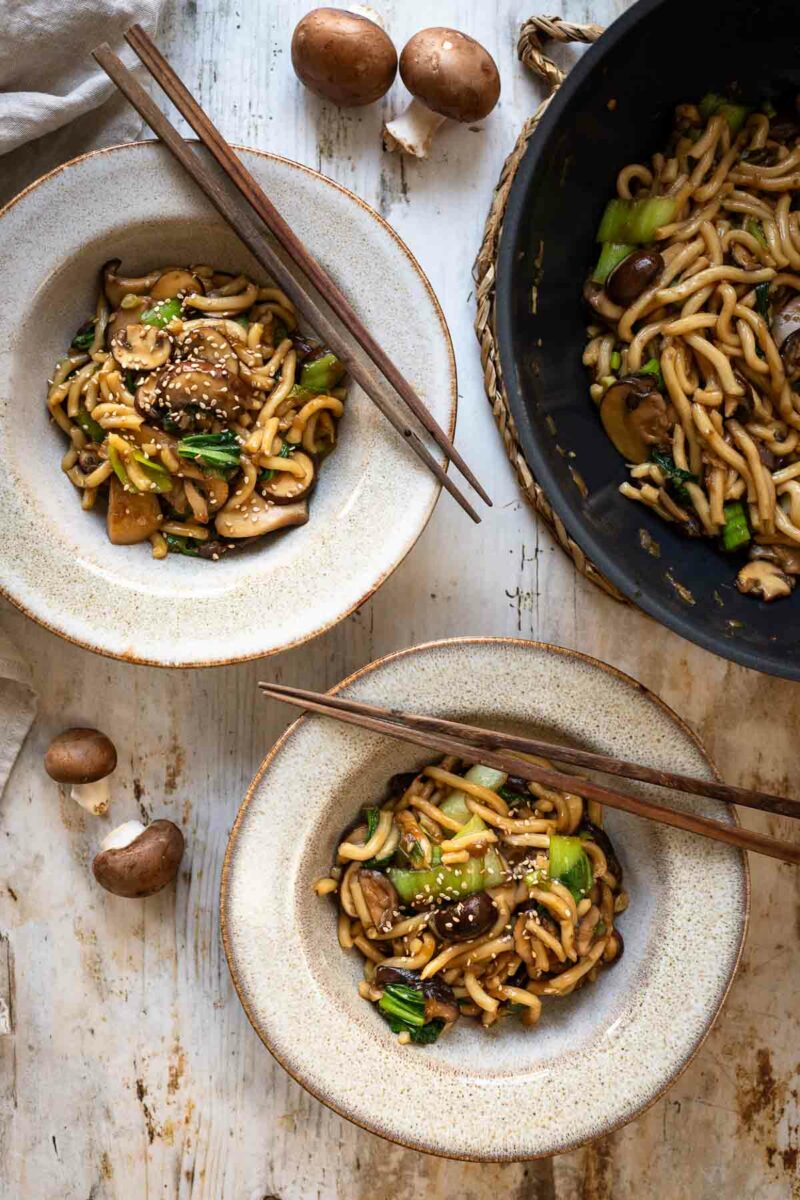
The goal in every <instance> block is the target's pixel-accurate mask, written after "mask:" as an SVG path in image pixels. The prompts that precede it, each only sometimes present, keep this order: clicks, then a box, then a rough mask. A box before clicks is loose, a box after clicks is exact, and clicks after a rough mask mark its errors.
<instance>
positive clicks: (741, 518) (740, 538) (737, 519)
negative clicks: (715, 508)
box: [722, 500, 750, 550]
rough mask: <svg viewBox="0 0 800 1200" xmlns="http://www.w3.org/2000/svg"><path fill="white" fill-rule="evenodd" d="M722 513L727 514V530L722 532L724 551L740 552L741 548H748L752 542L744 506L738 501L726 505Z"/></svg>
mask: <svg viewBox="0 0 800 1200" xmlns="http://www.w3.org/2000/svg"><path fill="white" fill-rule="evenodd" d="M722 511H723V513H724V514H725V528H724V529H723V531H722V548H723V550H738V549H739V548H740V547H741V546H746V545H747V543H748V542H749V541H750V526H749V525H748V523H747V514H746V512H745V511H744V505H742V504H741V503H740V502H739V501H738V500H736V501H734V502H733V503H732V504H726V505H725V506H724V508H723V510H722Z"/></svg>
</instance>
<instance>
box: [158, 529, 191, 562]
mask: <svg viewBox="0 0 800 1200" xmlns="http://www.w3.org/2000/svg"><path fill="white" fill-rule="evenodd" d="M164 539H165V541H166V543H167V549H168V550H169V552H170V554H185V555H186V556H187V557H188V558H198V557H199V555H200V551H199V550H198V548H197V542H193V541H190V540H189V538H185V537H176V535H175V534H174V533H165V534H164Z"/></svg>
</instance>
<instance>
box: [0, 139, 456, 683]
mask: <svg viewBox="0 0 800 1200" xmlns="http://www.w3.org/2000/svg"><path fill="white" fill-rule="evenodd" d="M240 153H241V154H242V157H243V159H244V162H245V163H246V165H247V166H248V167H249V169H250V170H251V171H252V172H253V174H254V175H255V177H256V179H257V180H258V181H259V182H260V183H261V184H262V186H263V187H264V189H265V190H266V191H267V193H268V194H269V195H270V196H271V197H272V199H273V200H274V201H275V203H276V204H277V206H278V208H279V209H280V210H281V211H282V212H284V213H286V214H287V215H288V216H289V218H290V220H291V222H292V225H293V227H294V229H295V230H296V232H297V233H298V234H299V236H300V237H301V238H302V239H303V240H304V241H305V243H306V244H307V245H308V246H309V248H310V249H311V250H312V252H313V253H314V254H315V255H316V256H317V258H318V259H319V260H320V261H321V263H322V264H323V265H324V266H325V267H326V268H327V269H328V270H329V271H330V272H331V274H332V275H333V276H334V278H335V279H336V280H337V282H338V283H339V284H340V285H341V286H342V287H343V288H344V290H345V292H346V293H347V294H348V295H349V296H350V298H351V300H352V301H353V303H354V306H355V308H356V309H357V310H358V312H359V315H360V316H361V317H362V319H363V320H364V321H365V323H366V324H367V326H368V327H369V328H370V329H371V330H372V332H373V333H374V334H375V335H376V337H377V339H378V341H379V342H381V344H382V345H383V346H384V347H385V348H386V349H387V351H388V352H389V354H390V355H391V357H392V358H393V359H394V360H395V362H396V363H397V364H398V365H399V367H400V368H401V370H403V371H404V372H405V373H406V375H407V376H408V378H409V379H410V380H411V382H412V383H413V384H414V385H415V386H416V387H417V388H418V390H419V392H420V394H421V395H422V397H423V399H424V400H425V402H426V403H427V405H428V406H429V408H430V410H431V412H432V413H433V415H434V416H435V417H436V419H437V420H438V421H439V423H440V425H441V426H442V427H443V428H444V429H445V430H449V432H450V434H451V435H452V433H453V431H454V424H455V409H456V378H455V363H454V358H453V352H452V346H451V343H450V337H449V334H448V331H447V326H446V324H445V321H444V317H443V315H442V312H441V309H440V308H439V305H438V303H437V300H436V297H435V296H434V294H433V292H432V290H431V287H430V284H429V283H428V281H427V279H426V278H425V276H424V275H423V273H422V271H421V270H420V268H419V266H418V264H417V263H416V262H415V260H414V259H413V258H412V256H411V254H410V253H409V251H408V249H407V248H406V246H405V245H404V244H403V243H402V242H401V241H400V239H399V238H398V237H397V235H396V234H395V233H394V232H393V231H392V229H391V228H390V227H389V226H388V225H387V224H386V222H385V221H383V220H382V218H381V217H379V216H378V214H377V213H375V212H374V211H373V210H372V209H371V208H369V207H368V206H367V205H366V204H364V203H363V202H362V201H361V200H359V199H358V198H357V197H356V196H354V195H353V194H352V193H351V192H348V191H346V190H345V189H344V188H342V187H340V186H339V185H338V184H335V183H333V182H332V181H331V180H329V179H326V178H325V177H324V176H322V175H319V174H317V173H316V172H315V171H311V170H309V169H308V168H306V167H302V166H299V165H298V164H297V163H293V162H289V161H287V160H286V159H281V158H276V157H273V156H271V155H267V154H261V153H258V152H256V151H254V150H242V151H240ZM0 237H2V242H3V246H4V270H5V272H6V276H7V278H8V279H13V281H14V286H13V288H6V289H4V291H3V294H2V296H0V461H2V465H3V470H2V472H0V510H1V511H2V513H3V520H2V522H1V523H0V562H2V580H3V591H4V593H5V595H6V596H7V597H8V598H9V599H10V600H11V601H12V602H13V603H14V604H16V605H17V606H18V607H19V608H21V609H23V611H25V612H26V613H28V614H29V615H30V616H32V617H33V618H34V619H35V620H37V621H39V622H41V623H42V624H43V625H46V626H48V627H49V628H50V629H52V630H54V631H55V632H57V633H59V634H61V635H62V636H64V637H66V638H68V639H70V640H71V641H75V642H77V643H79V644H80V645H83V646H85V647H87V648H89V649H92V650H96V651H99V652H101V653H103V654H108V655H112V656H113V657H116V658H126V659H130V660H132V661H134V662H142V663H149V664H152V665H158V666H203V665H207V664H213V663H222V662H235V661H238V660H241V659H248V658H254V657H257V656H259V655H265V654H271V653H274V652H276V651H278V650H282V649H286V648H287V647H290V646H294V645H297V644H298V643H300V642H303V641H306V640H307V639H309V638H311V637H313V636H315V635H316V634H318V633H320V632H322V630H324V629H327V628H328V627H329V626H331V625H333V624H335V623H336V622H337V621H340V620H341V619H342V618H343V617H345V616H346V615H347V614H348V613H350V612H352V610H353V609H354V608H356V607H357V605H359V604H361V603H363V602H364V601H365V600H366V599H367V598H368V597H369V596H370V595H371V594H372V593H373V592H374V591H375V590H376V588H378V587H379V586H380V585H381V583H382V582H383V581H384V580H385V579H386V578H387V576H388V575H389V574H390V573H391V572H392V571H393V570H394V568H395V567H396V566H397V565H398V564H399V563H400V562H401V561H402V559H403V558H404V557H405V555H406V554H407V553H408V551H409V550H410V549H411V547H412V546H413V545H414V542H415V541H416V539H417V538H418V537H419V535H420V533H421V532H422V530H423V528H424V527H425V524H426V522H427V520H428V518H429V516H430V515H431V512H432V511H433V507H434V504H435V503H436V499H437V496H438V494H439V484H438V483H437V481H436V480H435V479H434V478H433V477H432V476H431V475H429V473H428V472H427V470H426V469H425V468H424V467H423V466H421V464H419V463H418V461H417V459H416V458H415V457H414V456H413V455H412V454H411V452H410V451H409V450H408V447H407V446H406V445H404V443H403V441H402V439H401V438H400V437H399V435H398V434H396V433H395V431H394V430H393V429H392V428H391V426H390V425H389V424H388V422H387V421H386V420H385V418H384V417H382V416H381V415H380V413H379V412H378V411H377V409H376V408H375V407H374V406H373V405H372V403H371V402H370V401H369V400H368V399H367V397H366V396H365V395H364V394H363V393H362V392H361V391H360V390H359V389H358V388H357V387H355V386H351V390H350V395H349V398H348V401H347V405H346V411H345V416H344V418H343V419H342V421H341V422H340V427H339V434H340V441H339V445H338V447H337V450H336V453H335V454H333V455H332V456H331V458H330V459H329V460H328V461H327V462H326V463H325V467H324V470H323V471H322V472H321V476H320V483H319V486H318V488H317V489H316V491H315V494H314V496H313V497H312V500H311V504H310V519H309V521H308V524H307V525H304V526H303V527H301V528H297V529H292V530H287V531H286V532H285V533H282V534H279V535H277V536H276V537H274V538H273V539H272V540H270V541H265V542H262V543H261V544H259V545H258V546H256V547H253V548H250V549H248V550H245V551H241V552H239V553H238V554H234V555H231V556H230V557H228V558H225V559H222V560H221V561H219V562H217V563H209V562H206V561H204V560H198V559H192V558H183V557H180V556H178V555H170V556H169V557H168V558H167V559H165V560H164V561H162V562H156V561H154V560H153V559H152V558H151V555H150V546H149V544H147V543H145V544H143V545H139V546H129V547H123V546H112V545H111V543H110V542H109V541H108V539H107V537H106V533H105V522H104V517H103V514H102V512H99V511H98V512H96V513H95V512H92V513H89V514H85V513H83V512H82V511H81V509H80V505H79V501H78V497H77V495H76V493H75V491H74V489H73V487H72V485H71V484H70V482H69V480H68V479H67V478H66V476H65V475H64V474H63V473H62V471H61V469H60V460H61V457H62V455H63V453H64V450H65V439H64V437H63V435H62V433H61V431H60V430H59V429H58V428H56V427H55V426H54V425H53V424H52V423H51V422H50V421H49V420H48V414H47V408H46V405H45V394H46V388H47V379H48V377H49V376H50V374H51V371H52V368H53V364H54V363H55V362H56V361H57V360H58V359H59V358H60V357H62V356H63V354H64V352H65V349H66V347H67V346H68V344H69V342H70V339H71V337H72V335H73V333H74V331H75V329H77V328H78V326H79V325H80V324H81V323H82V321H84V320H85V319H86V317H87V316H88V315H90V314H91V312H92V310H93V307H94V300H95V296H96V287H97V279H98V270H99V267H100V266H101V264H102V263H103V262H105V261H106V260H107V259H109V258H120V259H122V263H123V269H124V270H125V271H126V272H130V273H131V274H137V273H140V272H141V271H144V270H147V269H149V268H150V267H152V266H153V265H157V264H161V263H166V262H175V263H192V262H210V263H213V264H215V265H218V266H220V267H222V268H225V269H227V270H233V271H239V270H243V271H246V272H250V273H252V274H253V276H254V277H255V278H257V279H263V271H262V270H261V269H260V268H259V267H258V265H257V264H256V263H255V262H254V261H253V260H252V258H251V256H250V254H249V253H248V251H247V250H246V249H245V248H244V247H243V246H242V245H241V243H240V242H239V240H238V239H237V237H236V236H235V234H234V233H233V232H232V231H231V230H230V229H229V228H228V226H227V225H226V224H225V223H224V222H223V221H222V218H221V217H219V216H218V215H217V214H216V213H215V212H214V211H213V209H211V207H210V206H209V205H208V204H207V203H206V201H205V199H204V198H203V197H202V196H201V195H200V194H199V193H198V192H197V189H196V188H195V185H194V184H193V183H192V181H191V180H190V179H189V178H188V177H187V176H186V175H185V174H184V173H183V171H182V169H181V168H180V167H179V166H178V165H177V164H175V163H174V162H173V160H172V159H171V157H170V155H169V153H168V152H167V151H166V150H165V149H164V148H163V147H161V146H160V145H158V144H157V143H155V142H142V143H136V144H132V145H125V146H116V147H113V148H112V149H110V150H105V151H100V152H97V153H94V154H88V155H85V156H84V157H83V158H79V159H75V160H74V161H73V162H71V163H67V165H66V166H64V167H61V168H59V170H57V171H54V172H52V173H51V174H50V175H47V176H45V177H44V178H43V179H40V180H39V181H38V182H36V183H34V184H33V185H32V186H31V187H30V188H28V190H27V191H25V192H23V193H22V194H21V195H20V196H18V197H17V198H16V200H13V201H12V202H11V204H9V205H8V206H7V207H6V208H5V209H4V210H3V211H2V213H0ZM377 529H379V533H376V530H377Z"/></svg>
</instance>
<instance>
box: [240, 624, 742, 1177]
mask: <svg viewBox="0 0 800 1200" xmlns="http://www.w3.org/2000/svg"><path fill="white" fill-rule="evenodd" d="M499 680H502V688H498V686H497V685H498V681H499ZM344 690H345V692H346V694H348V695H351V696H357V697H359V698H360V699H368V700H370V701H372V702H377V703H380V704H384V705H396V706H402V707H406V708H414V709H416V710H418V711H424V712H430V713H435V714H440V715H446V716H450V717H456V718H458V719H466V720H468V721H477V722H480V723H484V724H490V725H492V726H495V727H500V728H508V729H509V730H514V731H528V732H541V733H544V734H545V735H546V736H548V737H551V738H553V739H555V740H560V741H567V740H568V741H570V742H571V743H573V744H578V745H584V746H587V747H590V748H592V749H599V750H603V751H606V752H611V753H615V754H619V755H625V756H627V757H636V758H638V759H639V760H640V761H644V762H651V763H653V764H654V765H655V764H660V765H662V766H669V767H671V768H672V769H682V770H686V771H691V772H693V773H696V774H702V775H706V776H708V775H709V767H708V764H707V761H706V760H705V758H704V756H703V753H702V751H701V749H700V747H699V745H698V743H697V741H696V740H695V739H694V737H693V736H692V735H691V734H690V732H689V731H688V730H687V729H686V727H685V726H683V725H682V724H681V723H680V722H679V721H678V719H677V718H676V717H675V716H674V714H673V713H671V712H670V711H669V710H668V709H666V707H665V706H663V705H662V704H661V703H660V702H658V701H657V700H655V699H654V698H653V697H651V696H649V695H648V694H647V693H645V692H644V691H643V690H641V689H639V688H638V686H637V685H634V684H633V683H632V681H630V680H629V679H627V678H626V677H624V676H621V675H619V674H618V673H616V672H613V671H611V669H610V668H606V667H604V666H603V665H602V664H598V663H596V662H595V661H594V660H591V659H586V658H584V657H581V656H579V655H575V654H571V653H569V652H565V651H560V650H558V649H555V648H552V647H547V646H541V645H538V644H537V643H530V642H511V641H504V640H499V639H496V640H495V639H489V640H473V639H464V640H460V641H451V642H444V643H433V644H432V645H430V646H426V647H420V648H417V649H415V650H410V651H406V652H403V653H401V654H399V655H396V656H391V657H390V658H388V659H385V660H382V661H381V662H379V663H377V664H373V665H372V666H371V667H368V668H366V669H365V671H364V672H362V673H360V674H359V675H358V676H355V677H353V679H352V680H351V681H348V682H346V683H345V685H344ZM432 757H434V756H432V755H429V754H427V755H426V752H425V751H419V750H418V749H416V748H414V747H409V746H405V745H402V744H400V743H395V742H392V741H390V740H388V739H385V738H383V737H379V736H377V735H374V734H370V733H366V732H364V731H362V730H358V729H353V728H350V727H347V726H344V725H339V724H336V723H334V722H331V721H328V720H325V719H323V718H318V717H311V718H307V719H304V720H303V721H301V722H299V723H298V724H297V725H295V726H294V727H293V728H292V730H291V731H290V732H289V733H288V735H286V736H285V737H284V738H283V739H282V740H281V741H280V742H279V743H278V745H277V747H276V748H275V749H274V750H273V751H272V752H271V753H270V755H269V756H268V758H267V759H266V760H265V763H264V765H263V767H262V770H261V772H260V773H259V775H258V777H257V778H256V780H255V782H254V784H253V786H252V788H251V791H250V793H249V795H248V798H247V801H246V802H245V804H244V806H243V808H242V809H241V811H240V815H239V818H238V820H237V823H236V826H235V828H234V831H233V833H232V836H231V841H230V844H229V848H228V854H227V858H226V865H225V870H224V875H223V894H222V913H223V930H224V938H225V945H226V950H227V953H228V958H229V963H230V966H231V970H232V973H233V977H234V981H235V983H236V986H237V989H238V991H239V995H240V998H241V999H242V1002H243V1003H244V1006H245V1008H246V1010H247V1013H248V1016H249V1017H250V1020H251V1021H252V1022H253V1024H254V1026H255V1028H256V1030H257V1031H258V1033H259V1034H260V1036H261V1037H262V1038H263V1040H264V1041H265V1042H266V1044H267V1046H268V1047H269V1049H270V1050H271V1051H272V1052H273V1054H275V1056H276V1057H277V1058H278V1059H279V1061H280V1062H281V1063H282V1064H283V1065H284V1066H285V1067H286V1069H287V1070H288V1071H290V1073H291V1074H292V1075H294V1076H295V1078H297V1079H298V1080H299V1081H300V1082H301V1083H303V1084H304V1086H306V1087H307V1088H309V1090H311V1091H312V1092H313V1093H314V1094H315V1095H317V1096H318V1097H319V1098H320V1099H322V1100H323V1101H325V1103H327V1104H329V1105H331V1107H333V1108H335V1109H336V1110H337V1111H339V1112H341V1113H343V1114H344V1115H345V1116H348V1117H350V1118H351V1119H352V1120H355V1121H356V1122H358V1123H359V1124H362V1125H365V1126H366V1127H367V1128H369V1129H371V1130H373V1131H375V1132H378V1133H381V1134H383V1135H384V1136H387V1137H390V1138H392V1139H394V1140H397V1141H399V1142H402V1143H404V1144H408V1145H413V1146H415V1147H417V1148H418V1149H422V1150H430V1151H432V1152H435V1153H441V1154H450V1155H454V1156H457V1157H472V1158H479V1159H518V1158H525V1157H530V1156H534V1155H539V1154H549V1153H554V1152H556V1151H557V1150H562V1149H565V1148H566V1147H568V1146H570V1145H574V1144H577V1143H580V1142H582V1141H585V1140H587V1139H588V1138H591V1137H596V1136H599V1135H600V1134H601V1133H603V1132H605V1131H606V1130H607V1129H609V1128H612V1127H614V1126H615V1125H618V1124H620V1123H621V1122H622V1121H624V1120H629V1119H630V1118H631V1117H632V1116H633V1115H635V1113H636V1112H637V1111H638V1110H639V1109H641V1108H642V1107H643V1106H645V1105H646V1104H647V1103H648V1102H650V1101H652V1100H653V1099H654V1098H655V1097H656V1096H657V1095H658V1094H659V1092H660V1091H662V1090H663V1088H664V1087H665V1086H667V1084H668V1083H669V1082H671V1081H672V1080H673V1079H674V1078H675V1076H676V1075H677V1074H678V1073H679V1071H680V1070H681V1069H682V1067H683V1066H684V1065H685V1063H686V1062H687V1061H688V1060H689V1058H690V1057H691V1055H692V1054H693V1053H694V1052H695V1050H696V1049H697V1047H698V1045H699V1044H700V1042H701V1041H702V1038H703V1037H704V1035H705V1033H706V1032H707V1030H708V1028H709V1026H710V1023H711V1021H712V1020H713V1018H714V1016H715V1014H716V1012H717V1009H718V1007H719V1005H720V1004H721V1002H722V999H723V997H724V994H725V992H726V990H727V987H728V983H729V981H730V978H731V975H732V973H733V970H734V968H735V964H736V961H737V959H738V954H739V950H740V946H741V941H742V938H743V935H744V929H745V924H746V913H747V904H748V899H747V897H748V884H747V876H746V868H745V866H744V863H743V860H742V857H741V856H740V855H739V854H738V853H737V852H735V851H732V850H730V849H728V848H725V847H722V846H720V845H718V844H713V843H707V842H704V841H703V840H702V839H699V838H691V837H690V836H688V835H683V834H681V833H679V832H677V831H674V830H669V829H667V828H666V827H660V826H656V825H651V824H648V823H647V822H643V821H638V820H636V819H635V818H633V817H629V816H627V815H625V814H622V813H617V812H609V813H608V819H607V828H608V830H609V833H610V835H611V837H612V839H613V840H614V842H615V845H616V847H617V850H618V853H619V855H620V858H621V860H622V862H623V866H624V868H625V873H626V885H625V886H626V887H627V889H628V890H629V892H630V907H629V909H628V911H627V912H626V913H625V914H624V915H623V916H622V917H621V919H620V928H621V930H622V933H623V936H624V938H625V954H624V957H623V958H622V960H621V961H620V962H619V963H618V964H617V966H616V967H615V968H614V969H613V970H610V971H607V972H604V973H603V974H602V975H601V977H600V980H599V982H598V983H597V985H595V986H593V987H587V988H585V989H583V990H581V991H579V992H577V993H575V994H574V995H573V996H571V997H569V998H568V999H566V1000H565V1001H550V1002H549V1003H548V1002H547V1001H545V1007H544V1013H543V1018H542V1021H541V1024H540V1025H539V1026H537V1028H536V1030H535V1031H529V1030H526V1029H525V1028H524V1027H522V1026H521V1025H520V1024H519V1023H518V1022H516V1021H508V1022H505V1023H502V1024H501V1025H498V1026H496V1027H494V1028H493V1029H491V1030H490V1031H488V1032H486V1031H482V1030H481V1029H480V1028H478V1027H477V1026H475V1025H474V1024H473V1023H472V1022H469V1021H462V1022H459V1024H458V1025H457V1026H456V1027H455V1029H454V1030H453V1031H452V1033H451V1034H449V1035H448V1036H447V1037H446V1038H443V1039H441V1040H440V1041H439V1042H438V1043H437V1044H436V1045H435V1046H434V1047H431V1048H428V1049H425V1050H421V1049H418V1048H414V1047H411V1048H409V1047H401V1046H399V1045H398V1044H397V1042H396V1041H395V1039H394V1038H392V1037H391V1035H390V1034H389V1032H388V1030H387V1027H386V1026H385V1024H384V1023H383V1022H382V1021H381V1019H380V1017H379V1016H378V1015H377V1013H376V1011H375V1010H374V1008H373V1007H372V1006H370V1005H368V1004H366V1003H365V1002H364V1001H363V1000H361V999H360V997H359V996H358V994H357V991H356V988H357V984H358V981H359V979H360V978H362V972H361V965H360V960H359V957H358V956H357V955H356V954H355V953H350V954H346V953H344V952H343V951H342V950H341V949H340V948H339V945H338V942H337V939H336V929H335V910H334V906H333V905H332V904H331V903H330V902H329V901H327V900H322V899H319V898H318V897H316V896H315V895H314V893H313V891H312V885H313V882H314V880H315V879H317V878H318V877H319V876H320V875H323V874H324V873H325V872H326V871H327V869H328V868H329V866H330V863H331V862H332V860H333V854H334V849H335V846H336V844H337V842H338V840H339V836H340V834H341V832H342V830H343V829H344V828H345V827H346V826H347V825H348V824H349V823H350V822H351V821H352V820H353V818H354V817H355V816H356V814H357V812H358V809H359V807H360V806H362V805H364V804H366V803H369V802H374V800H375V799H376V798H379V797H381V796H382V795H383V794H384V791H385V786H386V781H387V779H388V777H389V776H390V775H391V774H393V773H394V772H396V771H405V770H409V769H411V768H413V767H416V766H420V765H422V764H423V763H424V762H426V761H431V758H432ZM311 764H313V766H311ZM309 770H311V778H313V781H314V784H313V787H309V778H310V776H309ZM675 802H676V803H677V804H679V805H680V804H682V803H684V804H686V806H687V807H691V808H692V809H693V810H695V811H700V812H703V813H705V814H707V815H712V816H716V817H718V818H721V819H723V820H731V819H732V818H731V816H730V814H729V812H728V811H727V810H726V809H725V807H724V806H723V805H721V804H717V803H715V802H712V801H706V800H701V801H695V800H681V799H679V798H675ZM712 928H713V930H714V943H715V954H714V956H713V962H710V961H708V959H709V956H708V930H709V929H712ZM677 995H681V997H682V1001H681V1013H682V1017H681V1022H680V1027H679V1028H676V1027H675V1021H674V1005H675V997H676V996H677ZM498 1113H500V1114H502V1121H498Z"/></svg>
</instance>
